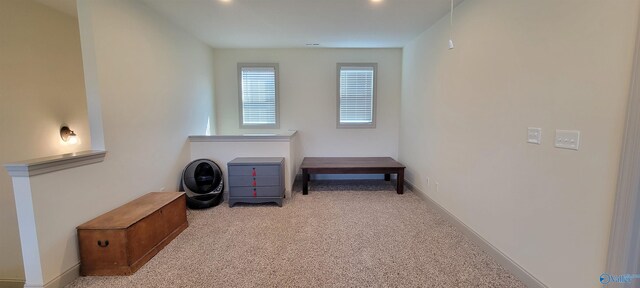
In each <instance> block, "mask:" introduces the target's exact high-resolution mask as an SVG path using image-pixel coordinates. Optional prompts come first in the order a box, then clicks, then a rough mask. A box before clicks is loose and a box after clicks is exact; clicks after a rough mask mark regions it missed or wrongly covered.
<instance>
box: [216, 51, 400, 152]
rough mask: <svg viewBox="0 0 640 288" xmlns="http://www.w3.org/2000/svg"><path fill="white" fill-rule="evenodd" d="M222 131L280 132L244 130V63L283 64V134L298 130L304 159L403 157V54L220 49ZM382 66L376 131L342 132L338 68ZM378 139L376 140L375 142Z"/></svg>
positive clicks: (218, 96) (218, 93)
mask: <svg viewBox="0 0 640 288" xmlns="http://www.w3.org/2000/svg"><path fill="white" fill-rule="evenodd" d="M214 59H215V61H214V63H215V64H214V67H215V82H216V88H215V89H216V91H215V94H216V115H217V118H216V119H217V121H216V123H217V132H218V134H220V135H224V134H243V133H252V132H253V133H255V132H259V133H260V132H277V130H268V129H260V130H257V129H240V128H239V116H238V110H239V107H238V79H237V77H238V76H237V64H238V63H278V64H279V77H280V78H279V84H280V98H279V99H280V130H281V131H286V130H297V131H298V133H299V134H298V137H299V141H300V147H301V149H302V151H301V155H303V156H390V157H397V154H398V136H399V135H398V129H399V112H400V84H401V70H402V68H401V61H402V51H401V49H323V48H319V49H316V48H309V49H215V50H214ZM338 62H376V63H378V91H377V92H378V94H377V97H378V98H377V103H378V108H377V123H376V128H375V129H337V128H336V111H337V110H336V105H337V103H336V97H337V96H336V85H337V84H336V73H337V72H336V63H338ZM372 139H375V141H372Z"/></svg>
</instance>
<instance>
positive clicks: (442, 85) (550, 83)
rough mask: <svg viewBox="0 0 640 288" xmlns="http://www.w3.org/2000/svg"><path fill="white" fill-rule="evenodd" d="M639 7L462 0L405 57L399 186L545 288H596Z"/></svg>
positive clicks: (628, 2) (627, 0)
mask: <svg viewBox="0 0 640 288" xmlns="http://www.w3.org/2000/svg"><path fill="white" fill-rule="evenodd" d="M639 8H640V7H639V3H638V1H637V0H624V1H595V0H589V1H584V0H562V1H558V0H542V1H510V0H502V1H472V0H469V1H465V2H463V3H462V4H460V5H459V6H457V7H456V9H455V12H454V16H455V17H454V23H453V41H454V43H455V49H453V50H447V41H448V37H449V29H450V28H449V27H450V26H449V19H448V17H444V18H443V19H441V20H440V21H439V22H438V23H436V24H435V25H434V26H432V27H431V28H430V29H428V30H427V31H425V32H424V33H423V34H421V35H420V36H419V37H418V38H416V39H415V40H413V41H412V42H411V43H409V44H408V45H406V47H404V50H403V71H402V75H403V81H402V100H401V133H400V160H401V161H402V162H403V163H404V164H406V165H407V176H406V177H407V180H408V181H410V182H411V183H413V184H415V185H416V186H417V187H418V188H420V189H421V190H422V191H424V192H425V193H426V194H427V195H428V196H429V197H430V198H432V199H433V200H435V201H436V202H437V203H439V204H440V205H442V206H443V207H444V208H446V209H447V210H448V211H449V212H451V213H452V214H453V215H455V216H456V217H457V218H459V219H460V220H461V221H462V222H464V223H465V224H466V225H467V226H469V227H470V228H471V229H473V230H474V231H475V232H477V233H478V234H479V235H481V236H482V237H483V238H485V239H486V240H487V241H489V242H490V243H491V244H492V245H494V246H495V247H496V248H498V249H499V250H501V251H502V252H503V253H505V254H506V255H508V257H510V258H511V259H512V260H514V261H515V262H516V263H518V264H519V265H520V266H522V267H523V268H524V269H525V270H527V271H528V272H529V273H531V274H532V275H533V276H534V277H536V278H537V279H538V280H540V281H541V282H542V283H544V284H546V285H547V286H549V287H600V286H601V284H600V282H599V275H600V274H601V273H603V272H605V264H606V256H607V245H608V239H609V230H610V226H611V217H612V211H613V204H614V194H615V191H616V181H617V175H618V173H617V172H618V165H619V157H620V151H621V143H622V136H623V130H624V119H625V111H626V105H627V99H628V93H629V87H630V78H631V76H630V75H631V70H632V59H633V51H634V43H635V38H636V29H637V27H638V25H637V24H638V23H637V22H638V12H639ZM527 127H540V128H542V144H541V145H535V144H527ZM556 129H569V130H580V132H581V134H580V137H581V138H580V149H579V150H578V151H573V150H565V149H558V148H555V147H554V138H555V137H554V135H555V130H556Z"/></svg>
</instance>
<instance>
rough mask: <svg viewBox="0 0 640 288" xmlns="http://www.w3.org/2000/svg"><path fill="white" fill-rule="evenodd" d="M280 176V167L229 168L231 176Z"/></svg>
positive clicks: (245, 166) (243, 166) (248, 166)
mask: <svg viewBox="0 0 640 288" xmlns="http://www.w3.org/2000/svg"><path fill="white" fill-rule="evenodd" d="M242 175H244V176H279V175H280V166H276V165H269V166H250V165H238V166H229V176H242Z"/></svg>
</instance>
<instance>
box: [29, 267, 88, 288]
mask: <svg viewBox="0 0 640 288" xmlns="http://www.w3.org/2000/svg"><path fill="white" fill-rule="evenodd" d="M78 277H80V263H78V264H76V265H73V266H72V267H71V268H69V269H68V270H67V271H64V272H63V273H62V274H61V275H60V276H58V277H56V278H54V279H53V280H51V281H49V282H48V283H47V284H44V286H41V285H30V284H24V288H64V286H67V284H69V283H71V282H73V281H74V280H76V278H78Z"/></svg>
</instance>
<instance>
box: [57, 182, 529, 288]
mask: <svg viewBox="0 0 640 288" xmlns="http://www.w3.org/2000/svg"><path fill="white" fill-rule="evenodd" d="M393 184H394V182H391V183H389V182H384V181H371V180H369V181H313V182H311V186H310V188H311V190H310V193H309V195H306V196H303V195H302V194H301V193H297V194H296V195H295V196H294V197H293V199H287V200H286V201H285V204H284V206H283V207H282V208H280V207H277V206H276V205H275V204H259V205H243V204H239V205H237V206H234V208H229V207H228V206H227V205H226V203H223V204H222V205H221V206H218V207H215V208H212V209H209V210H200V211H190V215H189V217H188V219H189V225H190V226H189V228H187V229H186V230H185V231H184V232H183V233H182V234H181V235H179V236H178V237H177V238H176V239H175V240H174V241H173V242H171V243H170V244H169V245H168V246H167V247H165V248H164V250H162V251H161V252H160V253H158V255H156V256H155V257H154V258H153V259H151V261H149V262H148V263H147V264H146V265H145V266H144V267H142V268H141V269H140V270H138V272H136V273H135V274H134V275H132V276H118V277H80V278H78V279H77V280H76V281H75V282H73V283H71V284H70V285H69V286H68V287H525V286H524V285H523V284H522V283H521V282H520V281H518V280H517V279H516V278H515V277H514V276H513V275H511V274H510V273H509V272H507V271H506V270H505V269H503V268H502V267H500V266H499V265H498V264H497V263H496V262H495V261H494V260H493V259H492V258H491V257H490V256H489V255H487V254H486V253H485V252H483V251H481V250H480V249H479V248H478V247H477V246H476V245H474V244H473V243H471V242H470V241H469V240H467V239H466V238H465V236H464V235H462V234H461V233H460V232H458V231H457V230H456V229H455V228H454V227H453V226H452V225H451V224H449V223H448V222H447V221H446V220H445V218H443V217H441V216H440V215H438V214H436V213H435V212H434V211H431V210H430V209H429V208H428V206H427V205H426V203H425V202H424V201H423V200H422V199H421V198H420V197H419V196H418V195H415V194H414V193H412V192H411V191H406V192H405V194H403V195H398V194H396V193H395V191H394V188H395V187H394V185H393Z"/></svg>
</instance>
